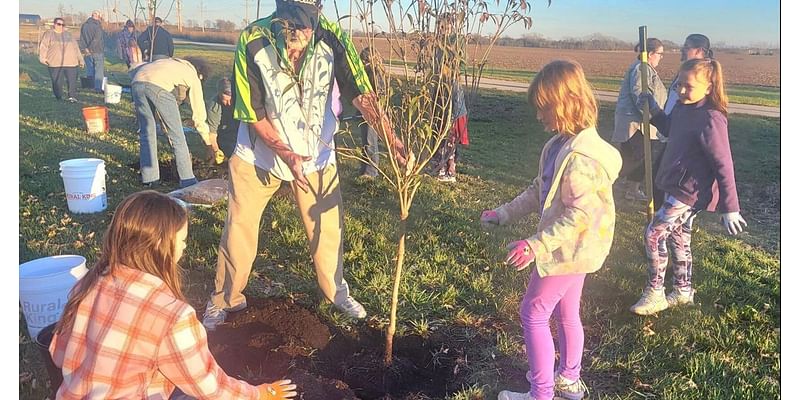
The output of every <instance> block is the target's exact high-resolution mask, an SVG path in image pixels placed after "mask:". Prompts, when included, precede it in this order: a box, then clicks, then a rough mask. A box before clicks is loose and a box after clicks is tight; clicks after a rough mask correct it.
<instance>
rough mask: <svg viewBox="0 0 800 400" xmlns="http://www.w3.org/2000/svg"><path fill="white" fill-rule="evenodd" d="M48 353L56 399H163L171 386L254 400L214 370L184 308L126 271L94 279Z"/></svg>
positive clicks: (248, 389)
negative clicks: (57, 370) (56, 372)
mask: <svg viewBox="0 0 800 400" xmlns="http://www.w3.org/2000/svg"><path fill="white" fill-rule="evenodd" d="M50 353H51V354H52V356H53V361H54V362H55V364H56V366H58V367H61V369H62V373H63V376H64V382H63V383H62V384H61V387H60V388H59V390H58V395H57V398H58V399H88V398H91V399H100V398H103V399H112V398H113V399H167V398H169V396H170V394H171V393H172V392H173V390H174V389H175V387H176V385H177V386H178V387H180V389H181V390H182V391H183V392H184V393H186V394H188V395H190V396H194V397H196V398H198V399H258V397H259V395H258V389H256V387H254V386H252V385H249V384H248V383H246V382H244V381H240V380H237V379H234V378H231V377H230V376H228V375H227V374H226V373H225V372H224V371H223V370H222V369H221V368H220V367H219V365H218V364H217V362H216V361H215V360H214V357H213V356H212V355H211V352H209V350H208V340H207V337H206V332H205V329H204V328H203V326H202V325H201V324H200V322H199V321H198V320H197V316H196V315H195V310H194V309H193V308H192V307H191V306H190V305H188V304H186V303H185V302H183V301H181V300H178V299H176V298H175V296H174V295H173V294H172V292H171V291H170V290H169V288H168V287H167V285H166V284H164V282H163V281H161V280H160V279H159V278H157V277H155V276H153V275H150V274H147V273H145V272H142V271H138V270H134V269H131V268H127V267H119V268H117V270H116V271H115V272H114V275H106V276H103V277H102V278H100V280H99V281H98V284H97V285H96V287H94V288H93V289H92V290H91V291H90V292H89V294H88V295H87V296H86V298H85V299H84V300H83V301H82V302H81V303H80V305H79V306H78V312H77V314H76V317H75V323H74V325H73V326H72V329H71V330H70V331H68V332H62V333H61V334H60V335H56V336H54V337H53V341H52V342H51V344H50Z"/></svg>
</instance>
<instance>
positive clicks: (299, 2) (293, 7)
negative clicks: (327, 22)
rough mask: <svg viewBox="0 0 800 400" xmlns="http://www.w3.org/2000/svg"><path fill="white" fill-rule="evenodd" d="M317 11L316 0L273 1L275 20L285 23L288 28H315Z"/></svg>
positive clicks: (317, 3) (317, 16) (317, 18)
mask: <svg viewBox="0 0 800 400" xmlns="http://www.w3.org/2000/svg"><path fill="white" fill-rule="evenodd" d="M319 11H320V9H319V2H318V1H317V0H275V18H276V19H278V20H284V21H286V22H287V23H288V25H289V27H290V28H297V29H303V28H315V27H316V26H317V21H318V20H319Z"/></svg>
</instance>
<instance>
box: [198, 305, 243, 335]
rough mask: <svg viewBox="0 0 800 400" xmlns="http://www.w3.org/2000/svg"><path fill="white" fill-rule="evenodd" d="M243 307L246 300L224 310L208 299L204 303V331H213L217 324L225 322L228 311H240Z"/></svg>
mask: <svg viewBox="0 0 800 400" xmlns="http://www.w3.org/2000/svg"><path fill="white" fill-rule="evenodd" d="M245 308H247V301H244V302H242V303H241V304H239V305H237V306H235V307H231V308H229V309H227V310H226V309H223V308H219V307H217V306H215V305H214V303H212V302H211V301H210V300H209V301H208V303H207V304H206V311H205V312H204V313H203V326H204V327H205V328H206V331H209V332H210V331H213V330H214V329H217V326H219V325H222V324H224V323H225V318H226V317H227V316H228V313H229V312H237V311H242V310H244V309H245Z"/></svg>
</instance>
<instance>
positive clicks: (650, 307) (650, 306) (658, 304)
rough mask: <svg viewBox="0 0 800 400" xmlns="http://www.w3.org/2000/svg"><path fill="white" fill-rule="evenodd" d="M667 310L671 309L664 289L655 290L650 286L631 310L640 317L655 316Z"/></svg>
mask: <svg viewBox="0 0 800 400" xmlns="http://www.w3.org/2000/svg"><path fill="white" fill-rule="evenodd" d="M667 308H669V303H667V298H666V296H664V288H661V289H653V288H651V287H650V286H648V287H646V288H645V289H644V290H643V291H642V297H641V298H640V299H639V301H637V302H636V304H634V305H632V306H631V308H630V310H631V312H632V313H634V314H638V315H653V314H656V313H658V312H659V311H664V310H666V309H667Z"/></svg>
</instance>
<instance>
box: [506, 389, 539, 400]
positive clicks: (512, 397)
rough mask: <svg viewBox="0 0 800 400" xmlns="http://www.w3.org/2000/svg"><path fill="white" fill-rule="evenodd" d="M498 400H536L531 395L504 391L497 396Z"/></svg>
mask: <svg viewBox="0 0 800 400" xmlns="http://www.w3.org/2000/svg"><path fill="white" fill-rule="evenodd" d="M497 400H536V399H534V398H533V397H531V395H530V393H527V392H526V393H519V392H512V391H510V390H503V391H502V392H500V393H498V394H497Z"/></svg>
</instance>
